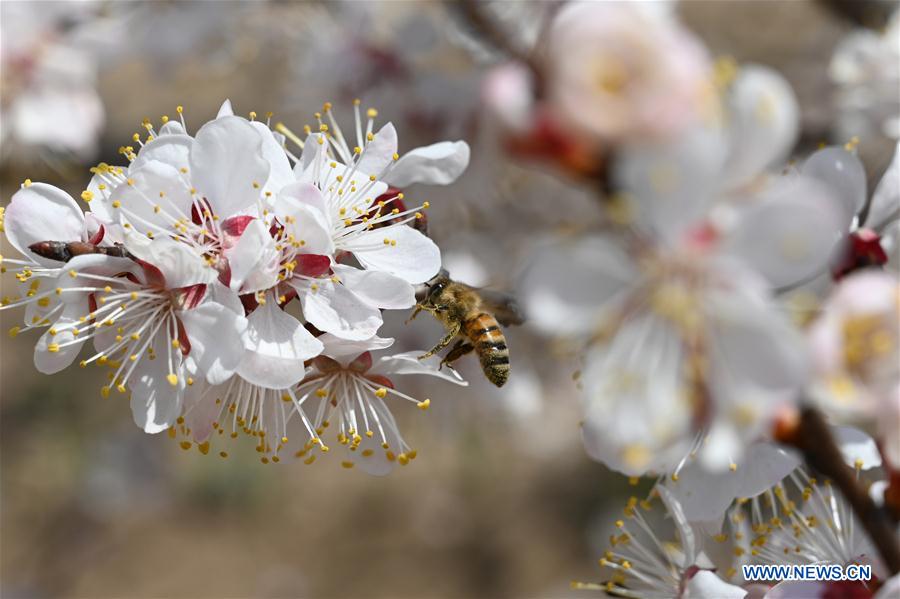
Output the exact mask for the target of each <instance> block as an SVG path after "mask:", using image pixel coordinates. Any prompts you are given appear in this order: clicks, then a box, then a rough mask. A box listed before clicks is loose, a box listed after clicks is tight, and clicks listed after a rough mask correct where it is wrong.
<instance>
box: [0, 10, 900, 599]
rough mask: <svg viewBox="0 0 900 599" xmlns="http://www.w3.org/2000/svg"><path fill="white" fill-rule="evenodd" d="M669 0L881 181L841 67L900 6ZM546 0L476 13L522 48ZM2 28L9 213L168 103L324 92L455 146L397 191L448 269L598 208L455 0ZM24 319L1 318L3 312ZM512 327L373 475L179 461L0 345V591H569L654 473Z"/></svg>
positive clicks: (508, 274) (115, 15) (566, 356)
mask: <svg viewBox="0 0 900 599" xmlns="http://www.w3.org/2000/svg"><path fill="white" fill-rule="evenodd" d="M666 4H668V5H671V7H672V9H673V10H676V11H677V12H679V13H680V15H681V18H682V19H683V20H684V22H686V23H687V25H688V26H689V27H691V28H692V29H693V30H694V31H695V32H696V33H697V34H698V35H699V36H700V37H701V38H702V39H703V40H704V41H705V42H706V43H707V45H708V47H709V48H710V51H711V52H712V53H713V54H714V55H716V56H720V55H730V56H733V57H734V58H735V59H737V60H738V61H739V62H744V61H754V62H760V63H763V64H767V65H770V66H773V67H775V68H777V69H779V70H780V71H781V72H782V73H783V74H784V75H785V76H786V77H787V78H788V79H789V80H790V81H791V83H792V85H793V86H794V89H795V91H796V93H797V95H798V97H799V100H800V105H801V107H802V114H801V117H802V124H803V134H802V138H801V145H805V146H807V147H815V145H816V144H818V143H819V142H823V141H825V142H840V143H843V142H845V141H847V140H848V138H849V136H850V135H851V132H852V134H853V135H858V136H860V138H861V142H860V145H859V150H860V155H861V158H862V159H863V161H864V163H865V164H866V167H867V169H868V171H869V175H870V177H871V178H872V179H873V180H874V179H875V177H877V176H878V175H879V174H880V173H881V172H882V171H883V169H884V167H885V166H886V164H887V163H888V161H889V160H890V157H891V153H892V149H893V144H894V143H896V137H895V136H896V131H893V132H892V131H890V130H885V129H884V128H883V127H880V126H879V125H877V124H873V123H870V122H869V120H868V119H869V117H870V116H871V112H872V111H871V110H869V111H861V112H860V111H856V112H854V110H851V109H849V108H848V102H850V104H851V105H852V106H857V105H858V104H859V100H858V98H855V97H854V98H851V99H850V100H848V99H847V97H846V89H844V87H842V85H843V82H842V81H840V80H839V78H836V75H835V71H834V69H833V68H832V66H831V65H832V62H833V60H834V56H835V54H836V52H839V51H840V49H841V47H842V44H846V43H847V40H848V39H850V38H852V36H858V35H878V31H879V29H880V28H882V27H884V25H885V23H886V16H887V15H888V14H889V12H890V10H891V9H893V8H894V5H893V3H890V2H847V3H841V2H819V1H812V0H810V1H803V0H796V1H793V2H738V1H734V2H730V1H729V2H726V1H720V2H717V1H696V2H690V1H684V2H680V3H674V2H666ZM555 8H556V3H553V2H508V3H504V2H490V3H485V10H487V11H489V12H490V14H492V15H493V16H494V18H496V19H497V20H498V21H499V22H502V23H505V24H507V25H508V26H509V27H508V28H509V30H510V31H514V32H515V35H516V36H519V37H521V40H520V41H521V42H522V43H523V44H530V43H533V41H534V38H535V37H536V36H537V35H538V32H539V31H540V30H541V27H542V24H543V23H544V19H546V18H547V16H548V15H550V14H551V13H552V12H553V10H554V9H555ZM0 25H2V88H0V140H2V149H0V199H2V203H3V204H4V205H5V204H6V203H8V201H9V198H10V197H11V195H12V194H13V193H14V192H15V190H16V189H17V187H18V185H19V184H20V183H21V182H22V181H23V180H24V179H25V178H26V177H27V178H31V179H32V180H35V181H37V180H40V181H45V182H47V183H52V184H54V185H57V186H60V187H62V188H64V189H66V190H68V191H69V192H70V193H71V194H72V195H73V196H74V197H78V194H79V193H80V192H81V190H82V189H84V187H85V185H86V184H87V181H88V180H89V173H88V172H87V168H88V167H89V166H91V165H94V164H96V163H97V162H99V161H105V162H108V163H110V164H121V163H122V162H123V159H122V158H121V156H119V155H118V152H117V149H118V148H119V147H120V146H122V145H128V144H129V143H132V142H131V137H132V134H133V133H134V132H136V131H139V130H141V127H140V124H141V121H142V120H143V119H145V118H149V119H151V120H152V121H153V122H156V123H158V122H159V120H160V117H161V115H169V116H172V117H173V118H174V117H175V115H176V112H175V107H176V106H177V105H183V106H184V107H185V111H184V114H185V117H186V120H187V124H188V127H189V130H190V131H196V129H197V128H198V127H199V126H200V125H201V124H202V123H204V122H205V121H207V120H209V119H210V118H212V117H214V116H215V113H216V111H217V109H218V107H219V105H220V104H221V103H222V101H223V100H224V99H225V98H230V99H231V101H232V103H233V105H234V107H235V112H236V113H238V114H243V115H246V114H247V113H249V112H250V111H251V110H252V111H256V112H257V113H259V114H260V115H262V114H265V113H266V112H268V111H272V112H274V115H275V116H274V117H273V123H274V122H276V121H281V122H284V123H285V124H286V125H288V126H289V127H291V128H292V129H294V130H301V129H302V126H303V125H304V124H305V123H308V122H311V121H312V120H313V119H312V113H313V112H315V111H317V110H319V109H321V105H322V103H323V102H324V101H330V102H333V103H334V108H335V113H336V115H337V117H338V119H340V120H341V122H348V121H349V122H352V105H351V101H352V99H353V98H357V97H359V98H361V99H362V101H363V105H364V106H374V107H376V108H377V109H378V110H379V121H380V122H386V121H387V120H391V121H393V122H394V124H395V125H396V127H397V130H398V133H399V137H400V145H401V152H403V151H405V150H408V149H410V148H413V147H416V146H419V145H425V144H429V143H433V142H435V141H440V140H444V139H465V140H467V141H468V142H469V144H470V145H471V147H472V162H471V164H470V167H469V170H468V172H467V173H466V174H465V175H464V176H463V177H462V178H461V179H460V180H459V181H458V182H457V183H456V184H454V185H452V186H449V187H447V188H428V189H416V188H411V189H410V190H408V195H410V196H411V197H413V198H415V200H419V201H421V200H428V201H429V202H430V203H431V205H432V210H431V211H430V213H429V225H430V233H431V235H432V237H433V238H434V239H435V240H436V242H437V243H438V245H439V246H440V247H441V248H442V251H443V255H444V260H445V266H446V267H447V268H449V269H450V271H451V273H452V274H453V275H454V277H455V278H458V279H461V280H464V281H466V282H469V283H471V284H476V285H488V286H491V287H495V288H497V289H507V288H510V287H511V286H512V284H513V282H514V278H515V275H516V273H517V272H518V271H519V269H520V268H521V265H522V259H523V256H524V255H525V254H526V252H527V251H528V250H529V249H531V248H533V247H534V244H535V243H537V242H539V240H540V238H541V236H542V235H544V234H548V233H551V232H560V231H567V230H578V229H579V228H581V227H584V223H585V222H591V221H599V220H600V211H599V206H598V205H597V202H596V200H595V199H593V198H592V197H591V195H590V194H589V193H588V192H587V191H586V190H582V189H579V188H578V186H577V185H575V184H573V183H572V182H571V181H565V180H561V179H558V178H555V177H554V176H553V175H552V174H548V173H544V172H542V171H540V170H539V169H537V168H535V167H534V166H532V165H528V164H522V163H518V162H516V161H514V160H512V159H511V158H509V157H507V156H506V155H505V154H504V152H503V148H502V146H501V143H500V142H499V137H498V136H497V135H496V134H495V130H496V127H495V123H493V122H492V121H491V116H490V115H489V114H488V113H487V112H486V111H485V110H483V108H482V102H481V84H482V78H483V75H484V74H485V72H486V71H487V70H488V69H489V68H490V67H491V66H493V65H496V64H498V63H499V62H501V61H502V60H503V59H504V57H503V56H502V55H499V54H497V53H496V52H495V51H494V50H493V48H491V47H490V46H488V45H486V44H484V43H483V42H482V41H481V40H480V39H479V38H478V36H477V34H475V33H474V31H473V30H472V29H471V28H470V27H469V26H468V25H467V23H466V20H465V18H464V17H462V16H461V11H460V6H459V5H457V4H454V3H441V2H419V1H407V2H401V1H395V2H324V1H323V2H288V1H276V0H271V1H268V2H266V1H258V2H249V1H247V2H231V1H216V2H213V1H209V2H201V1H194V2H176V1H168V0H157V1H152V2H124V1H112V2H99V1H98V2H90V1H84V2H24V1H17V0H3V1H2V3H0ZM894 43H896V40H894ZM893 74H894V77H897V76H898V74H897V72H896V67H894V71H893ZM893 85H894V87H893V88H892V90H893V91H891V88H888V91H887V92H884V91H883V90H882V95H881V96H878V97H879V98H880V99H879V100H878V102H881V104H879V105H878V106H877V108H878V109H880V110H881V111H882V112H884V111H887V114H891V113H892V112H891V111H893V114H896V110H897V109H896V99H897V98H896V92H897V86H896V79H895V80H894V81H893ZM856 89H858V88H856ZM876 91H877V90H876ZM872 93H876V92H872ZM892 94H893V96H892ZM885 95H886V96H887V101H886V105H882V104H885V100H884V97H885ZM854 102H855V103H854ZM891 102H894V103H893V104H892V103H891ZM852 106H851V107H852ZM892 136H893V138H892ZM9 249H10V248H8V247H4V248H3V253H4V254H7V253H9ZM2 284H3V286H4V288H7V286H8V287H9V288H10V289H12V284H11V282H10V281H9V280H7V279H3V282H2ZM386 316H387V318H386V323H385V327H384V329H383V332H382V334H383V335H387V336H395V337H397V339H398V341H397V345H396V347H397V348H398V349H399V350H400V351H406V350H410V349H418V348H422V349H425V348H427V347H430V345H432V344H433V342H434V341H435V340H436V339H437V338H438V337H439V335H440V334H441V329H440V327H439V326H438V325H437V324H435V323H434V322H431V321H429V320H428V319H426V318H420V319H418V320H417V321H416V322H415V323H413V324H410V325H404V324H403V321H404V320H405V318H406V315H405V314H389V315H386ZM20 319H21V314H20V313H18V312H15V311H12V312H2V313H0V321H2V325H3V328H4V330H6V329H9V328H10V327H12V326H14V325H15V324H18V323H19V321H20ZM508 338H509V345H510V347H511V350H512V356H513V357H512V364H513V366H512V368H513V376H512V379H511V381H510V383H509V385H508V386H507V387H505V388H504V389H503V390H502V391H498V390H496V389H494V388H493V387H491V386H490V385H489V384H488V383H486V382H485V381H484V380H483V378H482V377H481V374H480V372H479V370H478V369H477V365H476V364H474V360H467V361H465V363H464V364H463V365H462V366H461V372H462V374H463V375H464V376H465V377H466V378H468V379H469V380H470V381H472V384H471V386H470V387H468V388H459V387H454V386H452V385H445V386H435V385H436V384H435V383H433V382H429V383H428V388H427V392H426V389H425V388H424V387H422V388H420V389H416V390H415V392H414V393H412V394H413V395H418V396H421V397H425V396H426V395H428V396H430V397H431V398H432V408H431V410H429V412H428V413H425V414H423V413H422V412H420V411H419V410H412V409H410V410H404V409H402V407H401V408H400V409H398V410H396V414H397V416H398V419H399V420H400V422H401V427H402V429H403V430H404V434H405V436H406V438H407V440H408V441H409V442H410V443H411V444H412V445H413V447H415V448H416V449H417V450H418V455H419V457H418V458H417V459H416V461H415V462H414V463H412V464H411V465H409V466H407V467H405V468H399V469H397V470H396V471H395V472H394V473H393V474H392V475H390V476H388V477H385V478H373V477H369V476H367V475H365V474H364V473H362V472H359V471H354V470H344V469H342V468H340V467H339V465H338V463H337V462H338V460H336V459H335V460H320V461H318V462H317V463H316V464H314V465H313V466H305V465H304V464H303V463H302V462H301V461H299V460H298V461H296V462H294V461H292V460H286V461H285V462H283V463H281V464H279V465H274V464H269V465H263V464H260V463H259V461H258V459H257V455H256V453H255V452H254V451H252V449H251V448H250V446H249V444H248V447H244V448H240V449H243V451H241V450H239V448H237V447H236V448H234V450H233V451H230V454H231V456H230V457H229V458H228V459H225V460H223V459H221V458H219V457H218V456H217V455H216V452H210V454H209V455H201V454H200V453H199V452H198V451H197V450H196V448H194V449H191V450H190V451H188V452H185V451H183V450H182V449H181V448H180V447H179V446H178V444H177V443H176V442H175V441H172V440H171V439H169V438H168V437H167V436H166V435H158V436H148V435H144V434H142V433H140V431H138V430H137V429H136V428H135V427H134V424H133V423H132V421H131V417H130V414H129V408H128V405H127V401H126V400H125V399H123V397H124V396H117V395H115V394H114V395H113V396H111V397H110V398H109V399H101V397H100V393H99V386H100V385H101V384H102V381H101V380H100V373H98V372H97V371H95V370H91V369H86V370H81V369H78V368H72V369H69V370H68V371H66V372H65V373H64V374H61V375H57V376H53V377H46V376H43V375H40V374H39V373H37V372H36V371H35V370H34V367H33V365H32V349H33V346H32V345H30V344H29V340H31V339H30V338H29V339H25V338H23V337H19V338H18V339H17V340H15V341H13V340H11V339H9V338H8V337H7V336H6V335H3V337H2V339H0V352H2V359H0V394H2V397H0V501H2V503H0V595H2V596H3V597H10V598H12V597H49V596H64V597H250V596H254V597H299V596H307V597H472V596H478V597H550V596H552V597H561V596H570V595H581V594H582V593H583V592H576V591H571V590H570V589H569V582H570V581H571V580H573V579H576V580H594V579H596V578H597V571H596V566H595V564H596V558H597V557H598V556H599V554H600V552H601V550H602V548H603V545H604V542H605V541H604V535H603V534H602V532H601V531H602V530H603V526H604V525H603V522H604V521H606V520H609V519H610V518H611V515H612V514H613V513H618V512H619V510H620V509H621V507H622V505H623V503H624V501H625V498H626V497H627V496H628V495H629V494H632V493H635V492H636V491H641V492H643V488H641V489H637V490H636V489H635V488H634V487H631V486H630V485H629V482H628V480H627V479H625V478H623V477H621V476H618V475H615V474H612V473H610V472H609V471H607V470H606V469H605V468H604V467H603V466H601V465H600V464H597V463H593V462H591V461H590V460H589V459H588V458H587V457H586V455H585V453H584V451H583V449H582V446H581V440H580V436H579V422H578V419H579V410H578V405H577V401H576V399H575V393H574V391H575V384H576V383H575V382H574V381H573V376H572V374H573V373H574V372H575V371H576V370H577V368H578V364H577V363H576V361H575V360H574V359H572V358H571V352H570V351H569V350H568V348H566V347H561V346H558V345H554V344H551V343H549V342H547V341H545V340H542V339H541V338H539V337H537V336H535V335H533V334H532V333H530V332H529V331H528V330H527V329H521V330H512V331H509V333H508ZM413 384H414V383H413ZM241 441H243V439H241ZM235 443H238V441H235Z"/></svg>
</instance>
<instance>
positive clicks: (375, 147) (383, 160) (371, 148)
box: [356, 123, 397, 176]
mask: <svg viewBox="0 0 900 599" xmlns="http://www.w3.org/2000/svg"><path fill="white" fill-rule="evenodd" d="M396 153H397V130H396V129H394V125H392V124H391V123H388V124H387V125H385V126H384V127H382V128H381V129H380V130H379V131H378V133H376V134H375V139H373V140H372V141H370V142H369V143H368V144H367V145H366V149H365V151H364V152H363V154H362V157H361V158H360V159H359V162H357V164H356V168H357V170H359V171H360V172H362V173H371V174H373V175H376V176H377V175H378V174H379V173H381V171H383V170H384V169H385V168H387V166H388V165H389V164H391V163H392V162H393V161H394V154H396Z"/></svg>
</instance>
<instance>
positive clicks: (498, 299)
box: [478, 289, 525, 327]
mask: <svg viewBox="0 0 900 599" xmlns="http://www.w3.org/2000/svg"><path fill="white" fill-rule="evenodd" d="M478 295H480V296H481V301H482V302H483V303H484V305H485V306H486V307H487V308H488V310H490V311H491V312H493V313H494V317H495V318H496V319H497V322H499V323H500V324H501V325H503V326H505V327H508V326H512V325H520V324H523V323H524V322H525V314H524V313H523V312H522V309H521V308H519V304H518V302H516V298H514V297H513V296H512V295H510V294H508V293H504V292H502V291H496V290H494V289H479V290H478Z"/></svg>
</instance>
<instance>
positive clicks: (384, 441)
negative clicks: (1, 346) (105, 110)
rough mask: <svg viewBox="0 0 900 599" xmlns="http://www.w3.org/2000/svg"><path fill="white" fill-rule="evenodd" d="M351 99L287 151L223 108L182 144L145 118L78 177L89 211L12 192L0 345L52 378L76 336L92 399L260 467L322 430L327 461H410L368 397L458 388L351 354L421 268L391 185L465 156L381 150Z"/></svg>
mask: <svg viewBox="0 0 900 599" xmlns="http://www.w3.org/2000/svg"><path fill="white" fill-rule="evenodd" d="M358 104H359V103H358V102H356V109H355V127H354V131H353V134H352V136H351V137H349V138H348V137H345V135H344V133H343V132H342V130H341V128H340V126H339V125H338V123H337V121H336V120H335V118H334V116H333V115H332V112H331V106H330V105H329V104H326V105H325V107H324V108H323V111H322V112H321V113H317V114H316V119H317V121H318V122H317V126H316V128H315V130H313V129H312V128H310V127H308V126H307V127H306V128H305V134H306V135H305V139H301V138H300V137H299V136H297V135H295V134H294V133H292V132H291V131H290V130H288V129H287V128H285V127H284V126H283V125H280V124H279V125H278V126H277V127H276V128H277V129H279V130H280V131H282V132H283V133H278V132H273V131H272V130H271V129H270V127H269V125H268V123H264V122H260V121H257V120H256V114H255V113H251V114H250V120H247V119H244V118H241V117H238V116H235V115H234V114H233V112H232V109H231V105H230V103H229V102H228V101H226V102H225V103H224V104H223V105H222V108H221V109H220V111H219V114H218V116H217V118H216V119H214V120H212V121H210V122H208V123H206V124H205V125H203V126H202V127H201V128H200V129H199V130H198V131H197V133H196V135H193V136H192V135H189V134H188V133H187V127H186V126H185V122H184V118H183V115H182V108H181V107H179V108H178V113H179V115H180V116H181V118H180V119H179V120H169V119H168V118H167V117H163V119H162V121H163V124H162V126H161V127H159V129H156V128H154V126H153V125H152V124H151V123H150V122H149V121H145V122H144V127H145V129H146V135H145V136H144V138H143V139H142V138H141V135H139V134H135V135H134V141H135V143H136V144H137V145H138V147H137V149H135V148H134V147H133V146H127V147H123V148H121V149H120V151H121V153H122V154H123V155H124V156H125V158H127V160H128V161H129V164H128V165H127V166H113V165H108V164H105V163H103V164H100V165H99V166H97V167H95V168H93V169H91V170H92V172H93V178H92V179H91V181H90V183H89V185H88V186H87V189H86V190H85V191H84V192H83V193H82V194H81V198H82V199H83V200H84V201H85V202H86V203H87V205H88V207H89V208H90V211H89V212H83V211H82V209H81V208H80V207H79V206H78V204H77V203H76V202H75V201H74V200H73V199H72V198H71V197H70V196H69V195H68V194H67V193H65V192H64V191H62V190H60V189H58V188H56V187H53V186H51V185H46V184H42V183H32V182H31V181H26V182H25V183H24V184H23V185H22V187H21V189H20V190H19V191H18V192H17V193H16V194H15V195H14V196H13V198H12V201H11V203H10V205H9V206H8V208H7V209H6V210H5V214H4V215H3V226H4V229H5V233H6V237H7V239H8V241H9V243H10V244H11V245H12V246H13V247H14V248H15V249H16V250H18V252H19V253H20V254H21V258H15V259H13V258H8V257H4V258H2V264H3V268H4V270H6V269H7V268H10V267H12V269H14V270H15V276H16V278H17V279H18V281H19V285H20V291H19V293H18V295H17V296H14V297H8V296H7V297H4V298H3V305H4V307H5V308H11V307H17V306H24V307H25V323H24V326H23V327H15V328H14V329H13V330H12V331H11V333H12V334H13V335H15V334H17V333H18V332H20V331H25V330H30V329H42V330H43V331H44V332H43V334H42V335H41V337H40V339H39V340H38V342H37V346H36V348H35V365H36V367H37V369H38V370H40V371H41V372H44V373H55V372H58V371H60V370H62V369H64V368H66V367H67V366H69V365H70V364H72V363H73V362H74V361H76V360H78V356H79V355H80V354H81V351H82V349H83V346H84V345H85V344H86V343H87V342H90V343H92V344H93V347H94V349H93V351H92V352H86V353H88V354H90V355H89V356H88V357H83V358H82V359H80V360H78V361H79V364H80V365H81V366H82V367H85V366H88V365H90V364H96V365H98V366H103V367H106V368H108V369H109V370H110V372H109V375H108V382H107V383H106V384H105V385H104V386H103V387H102V389H101V392H102V394H103V396H104V397H105V396H108V395H110V394H111V393H114V392H119V393H127V394H128V395H129V396H130V400H131V408H132V412H133V415H134V419H135V422H136V423H137V424H138V426H140V427H141V428H142V429H143V430H144V431H146V432H148V433H158V432H161V431H166V430H168V431H169V433H170V434H171V435H172V436H179V435H180V436H181V437H183V441H182V445H183V447H185V448H189V447H191V446H192V444H193V443H195V442H196V443H198V444H199V448H200V450H201V451H202V452H203V453H207V452H208V451H209V448H210V441H209V439H210V438H211V437H212V434H213V433H214V432H215V433H217V434H218V435H224V434H225V433H226V432H228V433H230V436H231V437H237V436H239V433H241V432H243V433H245V434H246V435H249V436H251V437H253V438H254V439H255V440H256V443H257V447H256V448H257V451H259V452H260V453H261V454H262V456H261V459H262V461H263V462H269V461H275V462H277V461H279V459H280V458H279V455H280V454H281V453H282V452H283V451H285V450H286V447H287V446H289V445H290V446H291V449H290V451H291V452H292V453H294V454H295V455H297V456H298V457H303V458H304V459H305V460H306V461H307V462H308V463H311V462H312V461H313V460H314V459H315V454H314V453H312V452H313V450H314V449H315V451H328V445H327V444H326V442H325V440H324V439H325V438H326V437H325V435H324V431H325V429H326V428H329V430H330V431H331V432H332V433H333V437H332V436H331V435H329V437H328V438H335V439H336V440H337V441H338V442H339V443H340V445H341V447H343V448H346V450H347V452H348V453H347V455H346V457H345V459H344V460H343V462H342V463H343V464H344V466H345V467H352V466H353V465H354V464H357V463H358V464H360V466H361V467H363V468H364V469H366V470H369V471H372V472H379V473H384V472H387V471H388V470H390V467H391V466H392V465H393V464H395V463H401V464H404V463H406V462H408V460H410V459H412V458H413V457H414V456H415V452H413V451H412V450H411V449H410V447H409V446H408V445H407V444H406V442H405V441H404V440H403V438H402V437H401V435H400V433H399V430H398V427H397V424H396V422H395V420H394V418H393V416H392V415H391V411H390V409H389V407H388V404H389V402H390V401H391V399H394V400H396V399H401V400H406V401H411V402H412V403H414V404H417V405H418V406H419V407H420V408H423V409H425V408H427V407H428V405H429V403H430V402H429V400H427V399H425V400H424V401H419V400H417V399H414V398H412V397H411V396H409V395H408V394H405V393H403V392H401V391H400V390H398V389H397V388H396V386H395V381H396V377H397V376H398V375H404V374H427V375H432V376H438V377H442V378H445V379H448V380H451V381H453V382H456V383H462V381H460V380H458V379H457V378H455V377H453V376H451V375H447V374H444V373H440V372H438V368H437V364H436V363H435V362H434V361H431V360H428V361H419V360H417V359H416V358H415V357H414V356H415V355H417V354H409V353H403V354H398V355H393V356H384V357H381V358H379V359H373V357H372V354H371V352H373V351H376V350H383V349H386V348H388V347H389V346H390V345H391V344H392V343H393V339H389V338H381V337H379V336H378V335H377V333H378V331H379V328H380V327H381V325H382V316H381V311H382V310H401V309H408V308H410V307H412V306H413V305H414V304H415V286H416V285H418V284H422V283H425V282H426V281H428V280H429V279H430V278H432V277H433V276H434V275H436V274H437V273H438V271H439V270H440V267H441V259H440V252H439V249H438V248H437V246H436V245H435V244H434V243H433V242H432V241H431V240H430V239H429V238H428V237H427V236H426V235H424V234H423V233H422V232H421V231H420V230H418V229H417V228H416V227H415V226H413V225H415V224H416V222H417V221H418V220H420V219H423V214H422V212H421V211H422V210H424V209H426V208H427V207H428V203H427V202H423V203H422V204H421V205H418V206H415V207H411V208H407V205H406V203H405V202H408V200H405V198H404V194H403V193H402V191H400V188H402V187H405V186H407V185H411V184H414V183H426V184H448V183H450V182H452V181H453V180H455V179H456V178H457V177H458V176H459V175H460V174H461V173H462V171H463V170H464V169H465V168H466V166H467V163H468V158H469V149H468V146H466V144H465V143H464V142H443V143H438V144H434V145H431V146H428V147H422V148H417V149H414V150H412V151H410V152H408V153H406V154H404V155H403V156H400V155H398V153H397V134H396V131H395V130H394V127H393V126H392V125H391V124H390V123H389V124H387V125H384V126H383V127H381V128H380V129H379V130H378V131H377V132H376V131H375V130H374V126H375V117H376V116H377V112H376V111H375V110H374V109H369V110H368V112H367V113H365V115H362V114H361V111H360V109H359V105H358ZM288 140H290V141H292V142H294V143H296V144H297V146H298V147H299V148H300V151H299V152H298V153H297V154H295V153H292V152H291V151H290V150H289V149H287V146H286V143H287V141H288ZM294 300H296V301H294ZM419 353H421V352H419ZM289 427H292V430H291V431H290V432H289ZM221 455H222V456H223V457H224V456H226V455H227V452H225V451H224V450H223V451H222V452H221Z"/></svg>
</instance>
